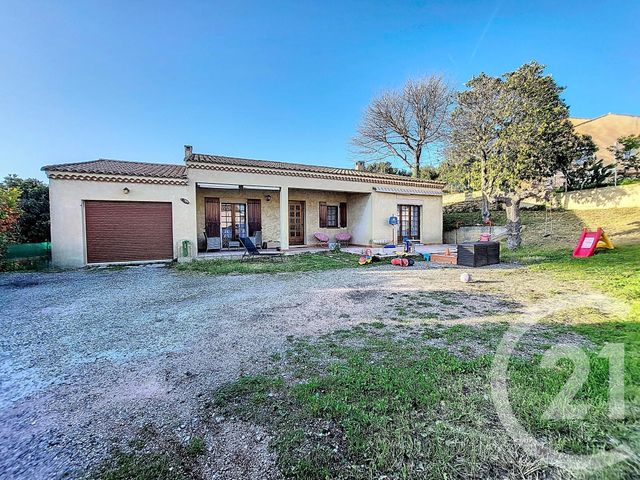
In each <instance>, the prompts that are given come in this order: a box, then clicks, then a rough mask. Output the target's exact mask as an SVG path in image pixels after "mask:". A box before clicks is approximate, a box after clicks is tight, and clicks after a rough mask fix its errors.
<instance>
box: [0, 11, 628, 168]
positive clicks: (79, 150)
mask: <svg viewBox="0 0 640 480" xmlns="http://www.w3.org/2000/svg"><path fill="white" fill-rule="evenodd" d="M0 7H1V10H0V11H1V14H0V65H1V68H0V176H4V175H5V174H7V173H17V174H19V175H21V176H38V177H39V178H44V176H43V174H42V173H41V172H40V171H39V169H40V167H41V166H42V165H44V164H50V163H61V162H76V161H84V160H92V159H96V158H100V157H103V158H116V159H124V160H138V161H149V162H169V163H175V162H179V161H181V159H182V146H183V144H185V143H190V144H193V146H194V150H195V151H196V152H200V153H218V154H224V155H231V156H241V157H249V158H261V159H273V160H281V161H290V162H301V163H316V164H324V165H335V166H350V165H352V161H353V155H352V154H351V153H350V149H349V139H350V137H351V136H352V135H353V134H354V132H355V129H356V126H357V124H358V121H359V118H360V116H361V114H362V111H363V109H364V107H365V106H366V104H367V102H368V101H369V99H370V98H371V97H372V96H373V95H374V94H376V93H377V92H379V91H380V90H382V89H385V88H389V87H396V86H399V85H401V84H402V83H403V82H404V81H405V80H406V79H407V78H408V77H411V76H419V75H423V74H429V73H443V74H445V75H447V76H448V77H449V78H450V79H451V80H452V81H453V82H454V83H455V84H456V85H459V86H461V85H462V84H463V83H464V82H465V81H466V80H467V79H469V78H470V77H471V76H472V75H474V74H477V73H478V72H480V71H486V72H488V73H490V74H500V73H502V72H505V71H508V70H513V69H515V68H517V67H518V66H519V65H520V64H522V63H524V62H527V61H529V60H532V59H535V60H538V61H540V62H541V63H544V64H546V65H547V66H548V71H549V72H551V73H552V74H553V75H554V77H555V78H556V79H557V81H558V82H559V83H560V84H561V85H564V86H566V87H567V90H566V92H565V98H566V99H567V101H568V103H569V105H570V106H571V113H572V115H574V116H579V117H592V116H597V115H601V114H603V113H606V112H617V113H632V114H640V54H639V52H640V35H638V33H639V32H638V28H639V27H638V18H640V2H638V1H637V0H633V1H626V2H625V1H618V2H603V1H597V2H596V1H575V2H574V1H564V0H563V1H558V0H554V1H545V0H538V1H531V2H526V1H519V0H504V1H496V0H488V1H475V2H464V1H457V2H454V1H451V2H445V1H432V2H401V1H384V2H374V1H369V2H349V1H336V2H333V1H324V0H323V1H315V2H311V1H309V2H306V1H291V2H279V1H278V2H269V1H264V0H263V1H253V2H242V1H229V2H212V1H199V2H186V1H175V2H163V1H159V0H155V1H87V0H83V1H78V2H69V1H62V0H46V1H40V2H36V1H30V0H19V1H15V2H14V1H5V0H0Z"/></svg>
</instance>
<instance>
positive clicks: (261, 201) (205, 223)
mask: <svg viewBox="0 0 640 480" xmlns="http://www.w3.org/2000/svg"><path fill="white" fill-rule="evenodd" d="M43 170H44V171H45V172H46V174H47V176H48V178H49V188H50V203H51V242H52V257H53V258H52V260H53V263H54V265H56V266H59V267H81V266H84V265H87V264H104V263H120V262H126V263H131V262H145V261H155V260H169V259H176V258H178V257H182V256H192V257H195V256H197V255H198V254H199V252H202V251H203V250H204V249H205V248H206V245H207V237H208V238H209V239H221V242H220V247H221V248H225V247H226V246H229V245H231V244H233V245H237V243H236V241H237V239H238V238H239V237H241V236H251V237H254V238H258V242H259V243H260V244H261V245H262V244H266V246H267V247H274V248H280V249H281V250H289V249H291V248H295V247H296V246H311V245H317V244H318V240H317V239H316V237H315V236H314V234H315V233H317V232H323V233H325V234H327V235H328V236H329V237H330V238H331V239H332V238H334V237H335V235H336V233H338V232H349V233H350V234H351V240H350V243H351V244H353V245H362V246H369V245H373V244H380V243H384V242H400V241H401V240H402V239H403V238H404V237H409V238H411V239H414V240H416V241H419V242H421V243H441V242H442V188H443V186H444V184H442V183H440V182H434V181H430V180H423V179H415V178H410V177H404V176H398V175H388V174H380V173H371V172H367V171H364V163H362V162H358V163H357V164H356V168H355V169H345V168H334V167H321V166H312V165H303V164H294V163H284V162H273V161H265V160H250V159H244V158H231V157H224V156H218V155H204V154H199V153H193V151H192V148H191V146H185V156H184V164H183V165H167V164H154V163H140V162H129V161H119V160H103V159H101V160H94V161H88V162H80V163H67V164H61V165H49V166H45V167H43ZM390 216H397V218H398V225H397V226H395V227H393V226H392V225H390V224H389V218H390ZM394 236H395V238H393V237H394ZM214 243H215V242H214ZM185 245H186V248H185Z"/></svg>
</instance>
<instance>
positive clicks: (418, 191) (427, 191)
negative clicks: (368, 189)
mask: <svg viewBox="0 0 640 480" xmlns="http://www.w3.org/2000/svg"><path fill="white" fill-rule="evenodd" d="M373 189H374V190H375V191H376V192H382V193H398V194H402V195H437V196H440V195H442V191H441V190H437V189H435V188H410V187H409V188H403V187H399V188H396V187H373Z"/></svg>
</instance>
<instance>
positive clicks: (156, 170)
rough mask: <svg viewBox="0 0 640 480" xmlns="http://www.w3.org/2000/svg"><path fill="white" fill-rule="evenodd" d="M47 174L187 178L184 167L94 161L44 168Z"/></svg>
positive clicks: (122, 161)
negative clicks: (71, 173)
mask: <svg viewBox="0 0 640 480" xmlns="http://www.w3.org/2000/svg"><path fill="white" fill-rule="evenodd" d="M42 170H44V171H45V172H73V173H96V174H103V175H126V176H133V177H154V178H187V168H186V167H185V166H184V165H169V164H163V163H144V162H129V161H124V160H107V159H100V160H93V161H90V162H78V163H63V164H59V165H47V166H45V167H42Z"/></svg>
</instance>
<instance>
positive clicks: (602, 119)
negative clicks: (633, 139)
mask: <svg viewBox="0 0 640 480" xmlns="http://www.w3.org/2000/svg"><path fill="white" fill-rule="evenodd" d="M569 120H570V121H571V123H572V124H573V127H574V129H575V131H576V132H577V133H580V134H582V135H590V136H591V138H592V139H593V142H594V143H595V144H596V146H597V147H598V152H597V153H596V156H597V157H598V158H602V159H603V160H604V162H603V163H604V164H605V165H611V164H612V163H614V162H615V158H614V156H613V153H612V152H611V151H610V150H609V148H610V147H614V146H615V145H616V143H617V141H618V138H620V137H626V136H628V135H640V116H637V115H619V114H616V113H607V114H605V115H601V116H599V117H596V118H570V119H569Z"/></svg>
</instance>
